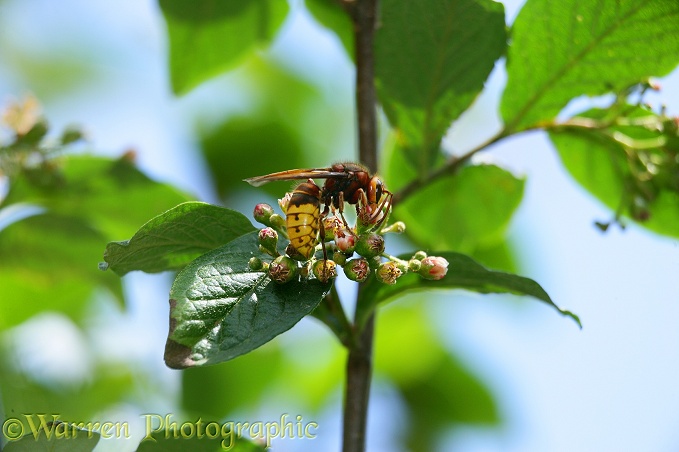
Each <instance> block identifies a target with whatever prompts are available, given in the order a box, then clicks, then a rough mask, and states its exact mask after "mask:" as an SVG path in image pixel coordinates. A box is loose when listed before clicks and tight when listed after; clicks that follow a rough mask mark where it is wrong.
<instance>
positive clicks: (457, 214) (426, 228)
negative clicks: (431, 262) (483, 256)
mask: <svg viewBox="0 0 679 452" xmlns="http://www.w3.org/2000/svg"><path fill="white" fill-rule="evenodd" d="M523 188H524V180H523V179H518V178H516V177H515V176H514V175H512V174H511V173H510V172H509V171H506V170H504V169H502V168H499V167H497V166H494V165H475V166H465V167H463V168H461V169H460V170H459V171H458V172H457V173H455V174H450V175H447V176H445V177H442V178H440V179H438V180H436V181H434V182H432V183H430V184H428V185H426V186H425V187H424V188H422V189H421V190H419V191H418V192H417V193H415V194H413V195H412V196H410V197H408V198H406V199H405V200H404V201H402V202H401V203H399V204H397V205H396V206H395V207H394V217H395V218H397V219H399V220H402V221H404V222H405V224H406V226H407V229H406V233H407V234H408V236H409V237H410V238H411V239H412V240H413V241H414V242H415V243H416V244H417V245H418V246H420V247H423V248H427V249H450V250H456V251H463V252H466V253H471V252H474V250H476V249H478V248H488V247H492V246H496V245H498V244H499V243H501V242H502V241H504V235H505V231H506V230H507V227H508V226H509V222H510V220H511V218H512V215H513V214H514V211H515V210H516V209H517V208H518V206H519V204H520V203H521V199H522V198H523Z"/></svg>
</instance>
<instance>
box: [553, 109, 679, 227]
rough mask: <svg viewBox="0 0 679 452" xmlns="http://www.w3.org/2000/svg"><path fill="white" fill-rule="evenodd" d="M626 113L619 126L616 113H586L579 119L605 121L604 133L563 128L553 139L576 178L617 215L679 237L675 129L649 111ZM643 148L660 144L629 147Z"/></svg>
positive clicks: (595, 111) (601, 130)
mask: <svg viewBox="0 0 679 452" xmlns="http://www.w3.org/2000/svg"><path fill="white" fill-rule="evenodd" d="M627 108H628V111H627V112H625V115H624V116H623V117H621V118H620V119H618V120H617V121H616V123H610V119H609V117H610V116H611V114H613V113H616V112H615V111H614V109H610V110H602V109H593V110H590V111H587V112H585V113H582V114H581V115H580V116H578V117H577V118H575V120H590V119H592V120H595V121H598V122H601V124H602V125H601V127H600V128H585V127H560V128H556V129H553V130H550V132H549V137H550V139H551V140H552V143H553V144H554V146H555V147H556V149H557V151H558V153H559V156H560V157H561V161H562V162H563V164H564V166H565V167H566V169H567V170H568V172H569V173H570V174H571V176H573V178H574V179H575V180H576V181H577V182H578V183H579V184H580V185H581V186H582V187H584V188H585V189H586V190H587V191H589V192H590V193H591V194H593V195H594V196H595V197H596V198H598V199H599V200H600V201H601V202H603V203H604V204H605V205H606V206H608V207H609V208H611V209H612V210H613V211H614V212H616V215H622V216H625V217H627V218H631V219H632V220H633V221H635V222H636V223H637V224H639V225H640V226H642V227H644V228H647V229H649V230H651V231H654V232H657V233H659V234H664V235H668V236H672V237H679V163H678V162H677V160H676V155H677V154H679V145H678V144H679V143H678V142H677V141H676V140H677V138H676V129H675V127H676V126H672V125H671V124H672V119H668V118H664V117H661V116H658V115H656V114H655V113H653V112H652V111H649V110H647V109H645V108H642V107H632V106H628V107H627ZM616 114H619V113H616ZM668 124H669V125H670V128H669V130H668V129H667V128H666V127H665V126H667V125H668ZM644 143H648V144H651V145H652V144H653V143H656V145H655V146H647V147H644V148H640V149H633V148H630V147H629V146H630V145H639V146H640V145H643V144H644Z"/></svg>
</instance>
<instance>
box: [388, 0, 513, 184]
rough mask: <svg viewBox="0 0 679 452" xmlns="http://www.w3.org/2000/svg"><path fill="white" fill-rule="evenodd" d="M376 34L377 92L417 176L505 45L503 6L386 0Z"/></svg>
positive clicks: (483, 1) (477, 1)
mask: <svg viewBox="0 0 679 452" xmlns="http://www.w3.org/2000/svg"><path fill="white" fill-rule="evenodd" d="M380 7H381V16H380V27H379V29H378V31H377V34H376V37H375V76H376V86H377V90H378V97H379V99H380V102H381V103H382V106H383V107H384V111H385V113H386V114H387V117H388V118H389V122H390V123H391V125H392V126H393V127H394V128H396V129H397V130H398V132H399V134H398V137H399V140H400V143H401V145H402V147H403V148H404V149H405V150H406V152H407V155H408V159H409V161H410V162H411V163H412V164H413V166H414V167H415V168H416V171H417V174H418V176H419V177H426V175H427V174H428V173H429V171H430V169H431V168H432V165H433V163H434V161H435V159H436V155H437V154H438V150H439V145H440V142H441V139H442V138H443V135H444V134H445V132H446V130H447V129H448V128H449V127H450V125H451V123H452V122H453V121H454V120H455V119H456V118H457V117H458V116H459V115H460V114H461V113H462V112H463V111H464V110H466V109H467V107H469V105H470V104H471V103H472V102H473V101H474V99H475V98H476V96H477V95H478V93H479V92H480V91H481V89H483V83H484V80H485V79H486V77H487V76H488V74H489V73H490V71H491V70H492V69H493V64H494V62H495V60H496V59H497V58H499V57H500V56H501V55H502V54H503V52H504V51H505V47H506V32H505V22H504V8H503V6H502V4H501V3H497V2H493V1H490V0H420V1H417V2H404V1H401V0H385V1H383V2H382V3H381V4H380Z"/></svg>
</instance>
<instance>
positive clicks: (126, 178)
mask: <svg viewBox="0 0 679 452" xmlns="http://www.w3.org/2000/svg"><path fill="white" fill-rule="evenodd" d="M188 200H189V198H188V196H186V195H185V194H183V193H181V192H179V191H178V190H177V189H175V188H174V187H172V186H170V185H167V184H161V183H158V182H156V181H154V180H152V179H150V178H149V177H148V176H146V175H145V174H144V173H142V172H141V171H139V169H137V168H136V167H135V166H134V156H133V155H132V154H126V155H124V156H123V157H121V158H120V159H117V160H112V159H109V158H103V157H94V156H87V155H77V156H76V155H71V156H65V157H63V158H59V159H55V160H54V161H53V162H51V163H50V165H46V166H45V167H44V168H41V170H40V172H37V171H28V170H27V171H24V173H22V174H21V176H19V177H18V178H16V179H15V180H12V181H11V185H10V191H9V193H8V195H7V198H6V199H5V202H4V204H5V205H9V204H12V203H18V202H26V203H33V204H37V205H40V206H43V207H45V208H47V209H49V211H50V212H54V213H56V214H58V215H62V216H70V217H74V218H79V219H81V221H83V222H85V223H87V224H89V225H91V226H92V227H94V228H96V229H97V230H99V231H100V232H101V233H102V234H104V236H105V237H107V238H108V240H107V241H110V240H116V239H121V238H125V237H130V236H132V234H134V232H135V230H136V229H137V228H138V227H139V225H140V224H144V223H145V222H146V221H147V220H148V218H149V217H150V216H152V215H155V214H158V213H161V212H164V211H166V210H168V209H170V208H172V207H173V206H176V205H177V204H180V203H182V202H184V201H188Z"/></svg>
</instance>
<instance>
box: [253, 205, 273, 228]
mask: <svg viewBox="0 0 679 452" xmlns="http://www.w3.org/2000/svg"><path fill="white" fill-rule="evenodd" d="M271 215H273V207H271V206H270V205H268V204H264V203H262V204H257V205H256V206H255V210H254V212H253V217H255V221H256V222H257V223H261V224H263V225H264V226H271V222H270V221H269V218H271Z"/></svg>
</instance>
